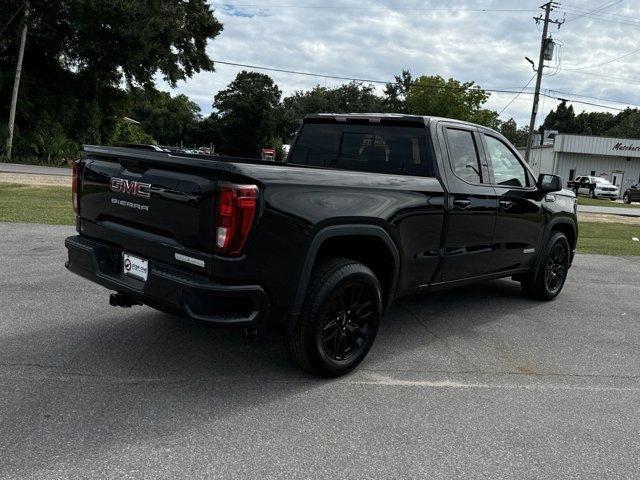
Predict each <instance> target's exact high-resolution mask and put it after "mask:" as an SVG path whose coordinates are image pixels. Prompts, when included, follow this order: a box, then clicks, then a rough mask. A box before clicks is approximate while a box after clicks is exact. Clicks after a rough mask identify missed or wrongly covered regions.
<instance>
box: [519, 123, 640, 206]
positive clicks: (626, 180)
mask: <svg viewBox="0 0 640 480" xmlns="http://www.w3.org/2000/svg"><path fill="white" fill-rule="evenodd" d="M518 151H519V152H520V154H521V155H522V156H524V148H519V149H518ZM529 164H530V165H531V168H532V169H533V170H534V172H535V173H536V174H539V173H555V174H556V175H560V176H561V177H562V181H563V184H564V185H565V186H566V184H567V181H569V180H573V179H574V178H575V177H579V176H581V175H593V176H598V177H603V178H606V179H607V180H609V181H610V182H611V183H613V184H615V185H618V186H619V187H620V195H622V193H624V191H625V190H626V189H627V188H628V187H629V186H630V185H632V184H634V183H637V182H639V181H640V140H633V139H630V138H609V137H595V136H591V135H573V134H566V133H560V134H557V135H556V136H555V138H554V140H553V144H551V145H539V146H534V147H532V149H531V156H530V159H529Z"/></svg>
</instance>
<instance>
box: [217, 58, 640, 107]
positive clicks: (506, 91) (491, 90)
mask: <svg viewBox="0 0 640 480" xmlns="http://www.w3.org/2000/svg"><path fill="white" fill-rule="evenodd" d="M213 61H214V63H219V64H221V65H231V66H235V67H243V68H252V69H255V70H266V71H270V72H278V73H288V74H292V75H304V76H308V77H319V78H329V79H336V80H348V81H354V82H363V83H373V84H381V85H387V84H393V83H395V82H393V81H387V80H374V79H364V78H357V77H347V76H339V75H327V74H322V73H311V72H300V71H297V70H288V69H284V68H275V67H263V66H259V65H250V64H246V63H238V62H228V61H225V60H215V59H214V60H213ZM585 73H586V72H585ZM410 86H411V87H412V88H417V89H432V90H474V89H477V90H483V91H485V92H489V93H502V94H518V95H521V94H524V95H533V94H534V92H525V91H524V90H526V87H527V86H528V83H527V85H525V87H523V88H521V89H520V90H514V89H508V88H504V89H499V88H482V87H480V86H471V87H463V86H460V87H449V86H438V85H420V84H416V83H413V84H411V85H410ZM550 91H556V90H550ZM559 93H563V94H566V95H575V96H578V97H584V98H595V97H587V96H586V95H580V94H576V93H570V92H559ZM541 95H545V96H547V97H548V98H552V99H556V100H563V99H562V98H559V97H554V96H552V95H548V94H544V93H541ZM514 100H515V99H514ZM564 100H566V99H564ZM598 100H601V101H603V102H612V103H619V104H623V105H630V106H633V107H636V108H640V106H638V105H634V104H632V103H627V102H621V101H618V100H608V99H604V98H601V99H598ZM568 101H570V102H575V103H584V104H587V105H592V106H599V107H602V108H611V109H613V110H622V109H618V108H614V107H609V106H608V105H600V104H593V103H589V102H582V101H579V100H568Z"/></svg>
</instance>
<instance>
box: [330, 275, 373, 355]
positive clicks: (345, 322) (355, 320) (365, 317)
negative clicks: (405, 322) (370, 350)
mask: <svg viewBox="0 0 640 480" xmlns="http://www.w3.org/2000/svg"><path fill="white" fill-rule="evenodd" d="M374 314H375V308H374V298H373V296H372V295H371V292H370V291H369V290H368V289H366V288H365V286H364V285H362V284H361V283H350V284H346V285H344V286H343V287H342V288H340V289H339V290H337V291H336V292H335V293H334V296H333V300H332V301H331V303H330V304H329V308H328V309H327V314H326V317H325V319H324V323H323V327H322V347H323V348H324V351H325V353H326V354H327V356H328V357H329V358H331V359H333V360H338V361H342V360H347V359H348V358H350V357H351V356H353V355H357V354H358V352H359V351H360V350H361V349H362V348H363V347H364V345H366V344H367V339H368V336H369V334H370V332H371V328H370V325H369V319H372V318H373V316H374Z"/></svg>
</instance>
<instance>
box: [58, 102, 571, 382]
mask: <svg viewBox="0 0 640 480" xmlns="http://www.w3.org/2000/svg"><path fill="white" fill-rule="evenodd" d="M561 190H562V185H561V180H560V177H558V176H555V175H540V177H539V178H538V179H535V178H534V176H533V175H532V173H531V171H530V169H529V168H528V166H527V165H526V164H525V163H524V162H523V161H522V159H521V158H520V156H519V155H518V153H517V152H516V150H515V149H514V148H513V147H512V146H511V145H510V144H509V142H508V141H507V140H506V139H505V138H504V137H502V136H501V135H500V134H499V133H496V132H495V131H493V130H490V129H488V128H485V127H482V126H478V125H473V124H469V123H465V122H460V121H456V120H450V119H444V118H429V117H421V116H409V115H382V114H362V115H357V114H349V115H338V114H318V115H310V116H307V117H306V118H305V119H304V121H303V123H302V126H301V128H300V130H299V131H298V134H297V136H296V139H295V142H294V145H293V147H292V149H291V152H290V154H289V157H288V159H287V161H286V163H274V162H264V161H260V160H249V159H240V158H230V157H213V156H211V157H210V156H206V155H196V154H193V155H191V154H178V155H176V154H172V153H169V152H154V151H143V150H136V149H132V148H118V147H100V146H85V147H84V148H83V153H82V158H81V159H80V160H79V161H77V162H75V164H74V175H73V186H72V196H73V205H74V209H75V211H76V214H77V216H76V218H77V224H76V229H77V233H78V235H76V236H72V237H69V238H67V239H66V247H67V249H68V253H69V259H68V262H67V264H66V266H67V268H68V269H69V270H71V271H72V272H74V273H76V274H78V275H81V276H83V277H85V278H87V279H89V280H91V281H93V282H96V283H98V284H100V285H102V286H104V287H106V288H107V289H109V290H112V291H113V292H114V293H112V294H111V298H110V302H111V304H112V305H118V306H124V307H127V306H132V305H138V304H145V305H149V306H151V307H153V308H157V309H159V310H163V311H167V312H172V313H176V314H179V315H182V316H184V317H187V318H189V319H192V320H194V321H198V322H205V323H208V324H211V325H217V326H232V325H235V326H241V327H245V328H249V329H253V328H255V327H257V326H258V325H269V326H271V327H275V328H278V329H280V330H281V331H282V332H283V333H284V336H285V339H286V343H287V345H288V348H289V350H290V352H291V355H292V357H293V358H294V360H295V361H296V362H297V363H298V364H299V365H300V366H302V367H303V368H305V369H307V370H309V371H311V372H314V373H316V374H318V375H321V376H338V375H341V374H344V373H346V372H348V371H350V370H351V369H353V368H354V367H355V366H356V365H358V364H359V363H360V362H361V361H362V359H363V358H364V356H365V355H366V354H367V352H368V350H369V348H370V347H371V345H372V343H373V341H374V338H375V336H376V332H377V330H378V324H379V322H380V320H381V317H382V315H383V312H384V311H385V309H386V308H388V307H389V305H390V304H391V303H392V302H393V301H394V299H396V298H398V297H400V296H402V295H406V294H410V293H417V292H427V291H433V290H437V289H442V288H448V287H453V286H458V285H462V284H466V283H469V282H476V281H479V280H486V279H493V278H499V277H511V278H513V279H514V280H516V281H519V282H520V283H521V284H522V289H523V291H524V293H525V294H527V295H528V296H530V297H532V298H537V299H542V300H550V299H552V298H554V297H555V296H556V295H558V293H559V292H560V290H561V289H562V287H563V284H564V282H565V279H566V276H567V272H568V269H569V267H570V266H571V261H572V259H573V253H574V250H575V246H576V241H577V236H578V228H577V221H576V201H575V195H574V194H573V192H570V191H566V190H564V191H561ZM461 295H464V292H461Z"/></svg>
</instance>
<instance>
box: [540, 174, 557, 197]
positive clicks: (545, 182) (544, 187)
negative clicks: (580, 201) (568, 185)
mask: <svg viewBox="0 0 640 480" xmlns="http://www.w3.org/2000/svg"><path fill="white" fill-rule="evenodd" d="M537 186H538V190H539V191H540V193H551V192H559V191H560V190H562V179H561V178H560V176H559V175H551V174H550V173H541V174H540V176H539V177H538V185H537Z"/></svg>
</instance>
